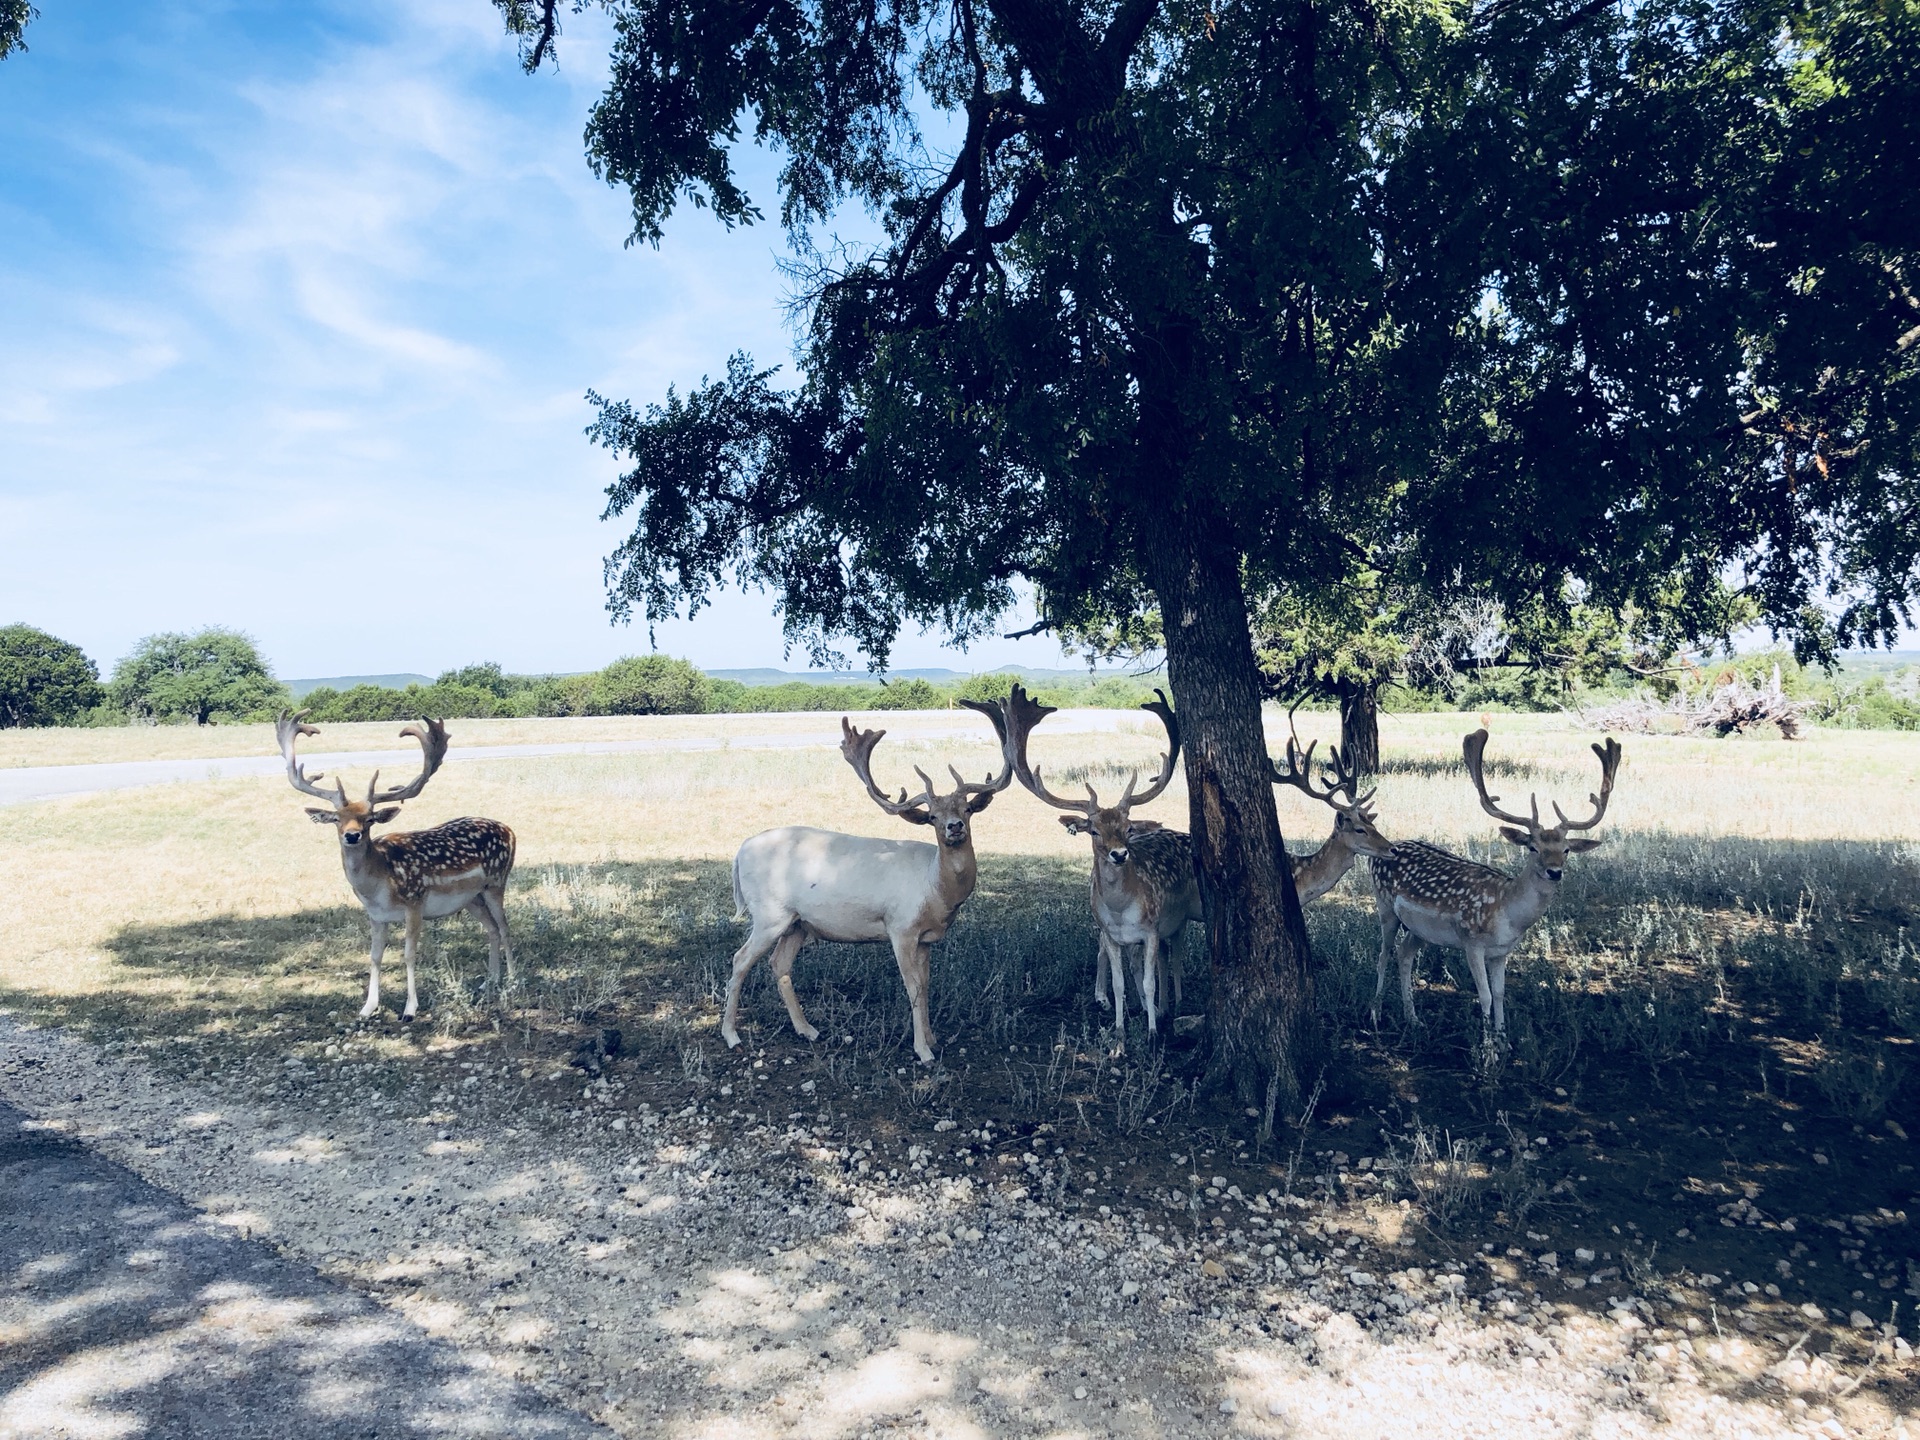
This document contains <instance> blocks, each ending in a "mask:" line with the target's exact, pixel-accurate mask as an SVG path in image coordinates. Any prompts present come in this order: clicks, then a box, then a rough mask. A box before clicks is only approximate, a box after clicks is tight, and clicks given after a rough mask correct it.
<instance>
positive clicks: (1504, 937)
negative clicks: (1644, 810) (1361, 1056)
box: [1371, 730, 1620, 1036]
mask: <svg viewBox="0 0 1920 1440" xmlns="http://www.w3.org/2000/svg"><path fill="white" fill-rule="evenodd" d="M1486 748H1487V732H1486V731H1485V730H1476V731H1474V732H1473V733H1472V734H1471V735H1469V736H1467V737H1466V739H1465V741H1464V742H1462V745H1461V750H1462V752H1463V753H1464V754H1465V756H1466V761H1467V773H1468V774H1469V775H1470V776H1472V778H1473V787H1474V789H1475V790H1477V791H1479V792H1480V805H1481V808H1482V809H1484V810H1485V811H1486V812H1487V813H1488V814H1489V815H1491V816H1493V817H1494V819H1496V820H1504V821H1505V822H1506V824H1504V825H1502V826H1501V827H1500V833H1501V835H1502V836H1504V837H1505V838H1506V839H1507V840H1509V841H1511V842H1512V843H1513V844H1515V845H1519V846H1521V847H1523V848H1524V849H1525V850H1527V852H1528V855H1527V864H1526V867H1525V868H1524V869H1522V870H1521V872H1520V873H1519V874H1518V875H1503V874H1501V873H1500V872H1499V871H1498V870H1493V869H1489V868H1488V867H1487V866H1485V865H1479V864H1476V863H1475V862H1473V861H1471V860H1464V859H1462V858H1461V857H1460V856H1458V855H1450V854H1448V853H1447V852H1446V851H1445V850H1441V849H1439V848H1437V847H1435V846H1432V845H1424V844H1421V843H1420V842H1419V841H1403V842H1401V843H1400V844H1398V845H1395V846H1394V847H1393V849H1392V851H1391V852H1390V853H1389V854H1388V855H1387V856H1386V858H1385V859H1375V860H1373V861H1372V862H1371V863H1372V865H1373V884H1374V907H1375V909H1376V910H1377V911H1378V913H1379V917H1380V961H1379V967H1378V974H1377V975H1376V977H1375V982H1374V987H1373V1019H1374V1023H1375V1024H1376V1025H1377V1024H1379V1023H1380V1000H1381V997H1382V996H1383V995H1385V994H1386V989H1387V961H1388V960H1389V959H1390V958H1392V957H1394V956H1396V955H1397V956H1398V958H1399V961H1400V1007H1401V1009H1402V1010H1403V1011H1404V1012H1405V1013H1406V1017H1407V1020H1408V1022H1409V1023H1412V1021H1413V1018H1414V1017H1413V957H1414V956H1415V955H1416V954H1417V953H1418V952H1419V949H1420V946H1421V945H1422V944H1423V943H1424V944H1428V945H1442V946H1445V947H1446V948H1447V949H1449V950H1460V951H1464V952H1465V953H1466V957H1467V968H1468V969H1469V970H1471V971H1472V972H1473V984H1474V988H1475V989H1476V990H1477V991H1478V992H1479V995H1480V1018H1481V1021H1482V1022H1483V1023H1485V1024H1487V1025H1490V1026H1491V1028H1492V1033H1493V1034H1494V1035H1495V1036H1499V1035H1501V1034H1503V1033H1504V1032H1505V1030H1506V1028H1507V1005H1506V994H1507V957H1508V955H1510V954H1511V953H1512V952H1513V948H1514V947H1515V946H1516V945H1518V944H1519V943H1520V941H1521V939H1522V937H1524V936H1525V935H1526V933H1527V931H1528V930H1529V929H1530V928H1532V926H1533V923H1534V921H1536V920H1538V919H1539V918H1540V917H1541V916H1542V915H1543V914H1545V913H1546V909H1547V906H1548V905H1549V904H1550V903H1552V900H1553V896H1554V892H1555V891H1557V890H1558V889H1559V888H1560V877H1561V876H1562V875H1563V874H1565V873H1566V868H1567V856H1569V855H1572V854H1577V853H1579V852H1581V851H1584V850H1591V849H1593V848H1594V846H1596V845H1598V844H1599V843H1600V842H1599V841H1598V840H1591V839H1587V838H1585V837H1581V836H1575V835H1573V834H1571V833H1570V832H1572V831H1575V830H1591V829H1592V828H1593V827H1594V826H1596V825H1598V824H1599V823H1600V821H1601V818H1602V817H1603V816H1604V815H1605V814H1606V813H1607V801H1608V800H1609V799H1610V798H1611V797H1612V795H1613V777H1614V775H1615V773H1616V772H1617V771H1618V770H1619V769H1620V742H1619V741H1618V740H1615V739H1612V738H1611V737H1609V738H1608V740H1607V743H1606V744H1605V745H1604V746H1602V745H1595V746H1594V747H1593V753H1594V754H1595V755H1597V756H1599V757H1600V793H1599V794H1597V795H1589V796H1588V797H1587V798H1588V799H1589V800H1590V801H1592V802H1593V814H1592V815H1590V816H1588V817H1587V818H1586V819H1585V820H1569V819H1568V818H1567V815H1566V812H1565V811H1564V810H1562V809H1561V808H1560V807H1559V806H1558V805H1557V804H1556V805H1555V806H1554V807H1553V813H1554V814H1556V815H1558V816H1559V817H1560V823H1559V824H1558V825H1551V826H1548V825H1542V824H1541V823H1540V799H1539V797H1538V796H1537V795H1536V796H1534V797H1533V808H1532V813H1531V814H1530V815H1509V814H1508V813H1507V812H1506V811H1504V810H1502V809H1501V808H1500V807H1499V806H1498V805H1497V804H1496V803H1495V802H1496V801H1498V800H1499V798H1500V797H1499V796H1498V795H1489V794H1488V793H1487V781H1486V776H1485V775H1484V774H1483V773H1482V771H1481V766H1482V763H1483V760H1484V758H1485V753H1486ZM1522 826H1524V827H1525V828H1524V829H1522V828H1520V827H1522Z"/></svg>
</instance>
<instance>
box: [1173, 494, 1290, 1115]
mask: <svg viewBox="0 0 1920 1440" xmlns="http://www.w3.org/2000/svg"><path fill="white" fill-rule="evenodd" d="M1156 520H1157V523H1156V524H1154V525H1152V526H1148V527H1145V528H1143V530H1142V532H1141V538H1140V542H1139V543H1140V546H1141V551H1142V555H1141V559H1142V562H1143V568H1144V569H1145V571H1146V574H1147V578H1148V583H1149V584H1150V585H1151V586H1152V587H1153V590H1154V592H1155V594H1156V596H1157V597H1158V599H1159V602H1160V614H1161V617H1162V621H1163V624H1164V627H1165V633H1166V643H1167V678H1168V682H1169V684H1170V685H1171V687H1172V689H1173V698H1174V703H1175V705H1176V706H1177V713H1178V715H1179V720H1180V733H1181V743H1182V748H1183V750H1184V752H1185V758H1186V774H1187V790H1188V799H1189V805H1190V807H1191V815H1190V822H1189V823H1190V826H1191V829H1192V833H1193V855H1194V868H1195V870H1196V871H1197V872H1198V875H1199V881H1200V893H1201V899H1202V902H1203V904H1204V906H1205V909H1206V917H1207V943H1208V948H1209V951H1210V954H1211V959H1212V972H1213V987H1212V994H1213V999H1212V1005H1211V1014H1210V1020H1211V1024H1212V1027H1213V1045H1214V1053H1213V1067H1214V1073H1215V1074H1216V1076H1224V1077H1226V1078H1230V1079H1231V1081H1232V1083H1233V1086H1234V1089H1235V1091H1236V1092H1237V1093H1238V1095H1239V1098H1240V1100H1241V1102H1242V1103H1244V1104H1248V1105H1264V1103H1265V1102H1266V1101H1268V1100H1269V1099H1272V1100H1274V1101H1276V1102H1277V1108H1278V1110H1279V1112H1280V1113H1282V1114H1285V1115H1291V1114H1293V1113H1295V1110H1296V1107H1297V1104H1298V1100H1299V1093H1300V1090H1299V1086H1300V1079H1301V1076H1302V1074H1303V1073H1304V1072H1305V1070H1306V1067H1307V1066H1308V1065H1310V1064H1311V1063H1312V1061H1313V1059H1314V1058H1315V1057H1314V1054H1313V1052H1312V1047H1311V1038H1310V1027H1309V1026H1308V1025H1307V1023H1306V1022H1307V1019H1308V1016H1309V1013H1310V1009H1311V1003H1312V988H1311V979H1310V976H1309V973H1308V969H1307V932H1306V925H1305V922H1304V920H1303V919H1302V917H1301V913H1300V900H1299V897H1298V896H1297V895H1296V894H1295V892H1294V888H1293V876H1292V872H1291V870H1290V869H1289V868H1288V865H1287V862H1286V850H1285V848H1284V847H1283V846H1282V844H1281V840H1280V819H1279V815H1278V813H1277V811H1276V809H1275V806H1274V801H1273V783H1272V780H1271V779H1270V778H1269V774H1268V770H1267V741H1266V733H1265V730H1264V728H1263V726H1262V724H1261V719H1260V684H1259V671H1258V668H1257V666H1256V665H1255V663H1254V658H1253V642H1252V638H1251V636H1250V634H1249V631H1248V626H1247V606H1246V597H1245V595H1244V593H1243V592H1242V590H1241V586H1240V557H1239V555H1238V553H1237V551H1236V550H1235V549H1234V548H1233V544H1232V541H1231V540H1230V539H1229V538H1228V535H1229V531H1228V528H1227V526H1226V525H1225V524H1224V523H1222V522H1221V521H1220V520H1219V518H1218V517H1214V516H1210V515H1198V516H1196V515H1194V514H1192V513H1190V512H1189V513H1184V514H1180V513H1172V512H1163V513H1162V514H1161V515H1160V516H1158V517H1156ZM1270 1086H1271V1087H1274V1088H1271V1089H1270V1088H1269V1087H1270Z"/></svg>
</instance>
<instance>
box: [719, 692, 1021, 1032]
mask: <svg viewBox="0 0 1920 1440" xmlns="http://www.w3.org/2000/svg"><path fill="white" fill-rule="evenodd" d="M960 703H961V704H963V705H965V706H967V707H968V708H969V709H973V710H978V711H979V712H980V713H981V714H983V715H985V716H986V717H987V718H988V719H989V720H991V721H992V722H993V728H994V729H995V730H996V731H997V732H998V733H999V734H1000V736H1001V739H1002V742H1003V743H1002V750H1003V752H1004V750H1005V744H1004V741H1005V737H1006V723H1005V720H1004V719H1003V717H1002V714H1001V711H1000V707H999V706H997V705H988V704H982V703H980V702H979V701H974V700H963V701H961V702H960ZM840 731H841V741H840V753H841V755H842V756H843V757H845V759H846V762H847V764H849V765H851V766H852V767H853V771H854V773H855V774H856V775H858V776H859V777H860V779H861V781H862V782H863V783H864V784H865V785H866V787H867V794H869V795H871V796H872V797H873V801H874V803H875V804H876V805H878V806H879V807H880V808H881V809H882V810H884V811H886V812H887V814H889V815H897V816H899V817H900V818H901V819H902V820H905V821H906V822H907V823H908V824H910V825H927V826H931V827H932V828H933V831H934V835H935V837H936V840H937V843H935V844H932V845H929V844H926V843H925V842H924V841H918V840H878V839H870V838H868V837H867V836H864V835H842V834H840V833H839V832H837V831H833V830H819V829H815V828H814V827H813V826H811V825H783V826H781V827H780V828H779V829H777V830H763V831H762V832H761V833H760V834H758V835H755V836H754V837H753V838H752V839H750V840H748V841H747V842H746V843H745V844H744V845H742V846H741V847H740V851H739V853H738V854H736V855H735V856H734V857H733V903H734V907H735V909H736V910H737V911H738V912H739V917H738V918H742V919H751V920H752V922H753V929H752V931H751V933H749V934H748V936H747V939H746V943H745V944H743V945H742V946H741V947H740V948H739V949H738V950H737V951H735V952H734V956H733V975H732V978H731V979H730V980H729V981H728V982H727V1004H726V1010H725V1013H724V1014H723V1015H722V1017H721V1021H720V1034H721V1037H722V1038H723V1039H725V1041H726V1042H727V1046H728V1048H729V1049H731V1048H732V1047H734V1046H736V1045H738V1044H739V1043H740V1036H739V1033H738V1031H737V1030H736V1029H735V1028H734V1027H735V1024H736V1022H737V1021H738V1020H739V1016H740V987H741V986H742V985H743V984H744V983H745V982H746V978H747V974H748V972H749V971H751V970H752V969H753V967H754V963H755V962H756V961H758V960H759V959H760V958H761V957H762V956H763V955H767V954H771V955H772V957H773V958H772V962H771V963H772V965H773V975H774V982H775V984H777V985H778V986H779V988H780V998H781V999H782V1000H784V1001H785V1002H786V1005H787V1016H788V1018H789V1019H791V1020H792V1021H793V1028H794V1029H795V1030H796V1031H797V1032H798V1033H799V1034H801V1035H802V1036H804V1037H805V1038H806V1039H808V1040H817V1039H819V1038H820V1032H819V1031H818V1030H816V1029H815V1028H814V1027H813V1025H812V1023H811V1022H810V1021H809V1020H808V1019H807V1012H806V1011H805V1010H803V1009H802V1008H801V1007H800V997H799V996H798V995H797V994H796V993H795V992H794V988H793V961H794V957H795V956H796V955H798V954H799V953H800V951H801V950H802V949H804V948H805V947H806V946H808V945H811V944H812V943H813V942H814V941H816V940H831V941H838V942H840V943H843V944H852V943H860V942H866V941H875V942H877V941H882V940H884V941H887V942H888V943H889V944H891V945H892V946H893V958H894V960H895V962H896V963H897V964H898V965H899V967H900V979H901V981H902V983H904V984H905V986H906V989H907V1004H908V1007H909V1008H910V1009H911V1011H912V1012H913V1053H914V1054H915V1055H917V1056H919V1058H920V1062H921V1063H922V1064H923V1065H931V1064H932V1063H933V1046H934V1037H933V1024H932V1021H931V1018H930V1017H929V1014H928V989H929V985H930V970H931V966H932V956H931V953H930V950H929V947H930V946H931V945H932V944H933V943H934V942H935V941H936V940H940V939H943V938H945V936H946V933H947V930H948V927H949V926H951V925H952V924H953V917H954V915H955V914H957V913H958V912H959V909H960V907H961V906H962V905H963V904H965V903H966V900H967V897H968V896H970V895H971V894H973V886H974V880H975V876H976V867H975V863H974V855H973V826H972V820H973V817H974V816H975V815H978V814H979V813H980V812H981V811H982V810H984V809H986V808H987V806H989V805H991V804H992V803H993V797H994V796H995V795H997V794H999V793H1000V792H1001V791H1002V790H1004V789H1006V788H1007V786H1008V785H1009V784H1010V783H1012V779H1013V765H1012V762H1011V761H1010V760H1009V761H1007V762H1006V763H1005V764H1004V765H1003V766H1002V768H1001V772H1000V774H999V776H998V777H994V776H988V777H987V779H986V781H985V783H983V784H979V785H974V784H969V783H968V782H967V781H966V780H964V779H963V778H961V775H960V772H959V771H958V770H954V769H953V768H952V767H951V766H949V767H948V770H949V771H950V773H951V774H952V775H953V779H954V784H955V785H956V786H958V787H959V788H957V789H955V790H954V791H952V792H951V793H949V794H946V795H936V794H934V791H933V781H932V779H931V778H929V777H928V775H927V773H926V771H924V770H920V769H918V768H916V769H915V771H914V773H915V774H917V775H918V776H919V777H920V780H921V783H922V785H923V786H924V787H925V788H924V789H923V791H922V792H921V794H920V795H919V797H918V798H916V799H912V800H909V799H908V798H907V792H906V790H905V789H904V788H902V789H901V791H900V794H899V797H898V798H889V797H888V795H887V792H886V791H884V790H882V789H881V788H880V787H879V786H878V785H876V784H875V783H874V780H873V768H872V767H873V750H874V746H876V745H878V744H879V743H880V740H881V738H882V737H883V736H885V734H886V733H887V732H886V731H884V730H856V729H854V728H853V724H852V722H851V721H850V720H848V719H846V718H845V717H844V716H843V717H842V718H841V720H840Z"/></svg>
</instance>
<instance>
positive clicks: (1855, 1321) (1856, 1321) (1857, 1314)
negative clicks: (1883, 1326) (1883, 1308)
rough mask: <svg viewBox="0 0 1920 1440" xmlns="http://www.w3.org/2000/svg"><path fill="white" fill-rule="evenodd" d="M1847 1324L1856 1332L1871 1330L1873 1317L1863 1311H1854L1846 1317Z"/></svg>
mask: <svg viewBox="0 0 1920 1440" xmlns="http://www.w3.org/2000/svg"><path fill="white" fill-rule="evenodd" d="M1847 1323H1848V1324H1849V1325H1851V1326H1853V1328H1854V1329H1856V1330H1871V1329H1872V1328H1873V1317H1872V1316H1871V1315H1869V1314H1867V1312H1866V1311H1864V1310H1856V1311H1854V1312H1853V1313H1852V1314H1851V1315H1849V1316H1848V1317H1847Z"/></svg>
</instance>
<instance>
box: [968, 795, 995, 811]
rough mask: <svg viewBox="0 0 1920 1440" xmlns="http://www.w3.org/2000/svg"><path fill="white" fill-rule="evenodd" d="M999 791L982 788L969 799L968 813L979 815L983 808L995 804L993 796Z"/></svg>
mask: <svg viewBox="0 0 1920 1440" xmlns="http://www.w3.org/2000/svg"><path fill="white" fill-rule="evenodd" d="M999 793H1000V792H999V791H997V790H982V791H981V792H980V793H979V794H978V795H976V796H974V797H973V798H972V799H971V800H969V801H967V814H969V815H978V814H979V813H980V812H981V811H982V810H984V809H986V808H987V806H989V805H991V804H993V797H994V796H995V795H997V794H999Z"/></svg>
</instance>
